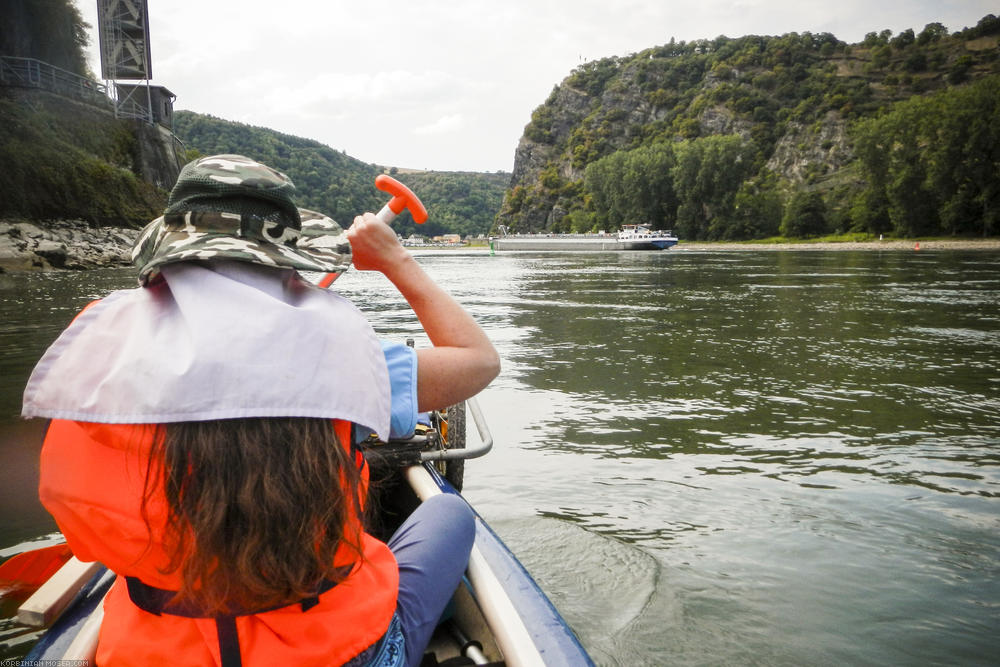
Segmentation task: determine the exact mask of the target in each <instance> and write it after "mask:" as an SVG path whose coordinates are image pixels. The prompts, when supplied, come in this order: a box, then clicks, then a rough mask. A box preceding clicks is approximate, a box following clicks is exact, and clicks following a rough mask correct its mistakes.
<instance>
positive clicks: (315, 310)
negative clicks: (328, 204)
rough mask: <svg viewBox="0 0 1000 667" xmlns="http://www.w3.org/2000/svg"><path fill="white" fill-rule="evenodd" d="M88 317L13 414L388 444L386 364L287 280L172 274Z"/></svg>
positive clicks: (350, 312) (367, 331) (361, 324)
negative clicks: (367, 434) (328, 424)
mask: <svg viewBox="0 0 1000 667" xmlns="http://www.w3.org/2000/svg"><path fill="white" fill-rule="evenodd" d="M162 271H163V278H164V282H163V283H161V284H158V285H156V286H155V287H151V288H138V289H131V290H121V291H118V292H113V293H112V294H110V295H108V296H107V297H106V298H104V299H103V300H101V301H100V302H98V303H96V304H94V305H93V306H92V307H90V308H88V309H87V310H86V311H84V312H83V313H82V314H81V315H79V316H78V317H77V318H76V320H75V321H74V322H73V323H72V324H71V325H70V326H69V327H68V328H67V329H66V330H65V331H64V332H63V333H62V334H61V335H60V336H59V338H58V339H57V340H56V341H55V342H54V343H53V344H52V346H51V347H49V349H48V350H47V351H46V353H45V354H44V355H43V357H42V359H41V360H40V361H39V362H38V364H37V365H36V366H35V369H34V371H33V372H32V375H31V378H30V379H29V381H28V385H27V387H26V388H25V392H24V403H23V408H22V414H23V415H24V416H26V417H49V418H55V419H72V420H76V421H89V422H101V423H119V424H135V423H168V422H179V421H206V420H212V419H231V418H241V417H323V418H331V419H333V418H337V419H346V420H349V421H352V422H354V423H357V424H359V425H363V426H365V427H367V428H370V429H371V430H372V431H374V432H375V433H377V434H378V435H379V436H380V437H381V438H383V439H388V437H389V417H390V409H391V408H390V395H389V391H390V390H389V376H388V372H387V370H386V364H385V357H384V355H383V353H382V348H381V346H380V344H379V341H378V339H377V338H376V336H375V332H374V331H373V330H372V328H371V325H370V324H369V323H368V321H367V320H366V319H365V317H364V315H363V314H362V313H361V312H360V311H359V310H358V309H357V308H356V307H355V306H354V305H353V304H351V303H350V302H349V301H347V300H346V299H345V298H343V297H341V296H340V295H338V294H336V293H333V292H330V291H327V290H320V289H317V288H315V287H313V286H311V285H308V284H306V283H304V282H302V281H301V279H299V278H298V277H297V276H296V274H295V272H294V271H291V270H277V269H272V268H266V267H260V266H256V265H254V264H249V263H244V262H234V261H219V262H215V263H212V264H211V265H208V266H206V265H202V264H196V263H191V262H180V263H177V264H170V265H166V266H164V267H163V269H162Z"/></svg>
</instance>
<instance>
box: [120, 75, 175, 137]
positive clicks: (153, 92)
mask: <svg viewBox="0 0 1000 667" xmlns="http://www.w3.org/2000/svg"><path fill="white" fill-rule="evenodd" d="M115 90H116V91H117V93H118V108H119V110H120V111H121V113H120V115H121V116H124V117H126V118H145V116H146V113H145V110H146V108H147V102H148V103H149V104H148V108H149V110H150V112H151V113H152V115H153V117H152V118H151V119H148V120H149V121H150V122H152V123H156V124H158V125H162V126H163V127H165V128H167V129H168V130H172V129H174V100H176V99H177V96H176V95H174V94H173V93H172V92H170V91H169V90H167V89H166V88H164V87H163V86H146V85H145V84H132V83H121V82H116V83H115ZM147 96H148V97H147Z"/></svg>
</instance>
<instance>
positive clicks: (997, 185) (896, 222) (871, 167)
mask: <svg viewBox="0 0 1000 667" xmlns="http://www.w3.org/2000/svg"><path fill="white" fill-rule="evenodd" d="M997 118H1000V75H995V76H992V77H988V78H985V79H981V80H979V81H977V82H975V83H972V84H969V85H967V86H965V87H962V88H955V89H951V90H948V91H946V92H940V93H937V94H935V95H931V96H928V97H914V98H912V99H910V100H907V101H905V102H900V103H898V104H896V105H895V106H893V107H892V108H891V109H890V110H889V111H888V112H887V113H885V114H884V115H882V116H880V117H879V118H876V119H871V120H867V121H864V122H861V123H858V124H857V126H856V127H855V144H856V146H857V152H858V158H859V161H860V164H861V166H862V169H863V173H864V175H865V177H866V180H867V186H866V189H865V191H864V192H863V193H862V195H861V196H860V199H861V200H862V201H863V202H864V203H859V204H858V205H856V207H855V209H856V211H857V213H858V214H860V215H856V219H855V228H856V229H860V230H865V231H870V232H873V233H877V232H881V231H883V230H884V225H885V222H886V219H887V221H888V223H889V225H890V226H891V229H892V230H893V231H894V232H895V233H897V234H899V235H903V236H915V235H922V234H933V233H939V232H944V233H950V234H981V235H983V236H988V235H991V234H995V233H997V229H998V222H1000V161H998V158H997V156H998V154H1000V126H998V124H997V123H996V119H997ZM864 208H869V209H870V210H871V211H872V212H871V213H869V214H868V215H867V216H865V215H864V213H863V211H862V210H858V209H864Z"/></svg>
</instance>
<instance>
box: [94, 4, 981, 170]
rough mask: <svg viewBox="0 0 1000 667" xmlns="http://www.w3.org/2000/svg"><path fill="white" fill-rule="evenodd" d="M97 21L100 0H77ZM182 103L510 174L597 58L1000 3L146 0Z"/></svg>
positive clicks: (368, 148) (864, 25)
mask: <svg viewBox="0 0 1000 667" xmlns="http://www.w3.org/2000/svg"><path fill="white" fill-rule="evenodd" d="M76 3H77V6H78V7H79V9H80V12H81V13H82V14H83V16H84V19H86V20H87V21H88V22H89V23H90V24H91V25H92V26H94V28H93V30H92V38H91V52H92V56H91V58H90V60H91V68H92V69H93V71H94V72H95V73H96V74H98V76H100V60H99V55H98V48H99V40H98V38H97V33H96V29H97V0H76ZM148 5H149V24H150V42H151V49H152V63H153V67H152V69H153V80H152V83H154V84H156V85H162V86H165V87H166V88H168V89H169V90H170V91H172V92H173V93H174V94H175V95H177V100H176V102H175V109H187V110H190V111H196V112H199V113H206V114H211V115H213V116H217V117H220V118H224V119H226V120H235V121H240V122H244V123H248V124H251V125H258V126H262V127H268V128H271V129H274V130H278V131H280V132H285V133H287V134H293V135H296V136H300V137H306V138H309V139H315V140H317V141H320V142H322V143H324V144H327V145H329V146H331V147H333V148H335V149H337V150H344V151H346V153H347V154H348V155H350V156H352V157H355V158H358V159H360V160H364V161H365V162H373V163H377V164H381V165H386V166H399V167H408V168H415V169H436V170H445V171H498V170H502V171H510V170H511V169H512V167H513V164H514V151H515V149H516V147H517V142H518V140H519V139H520V137H521V134H522V132H523V130H524V126H525V125H526V124H527V123H528V121H529V120H530V119H531V112H532V111H533V110H534V109H535V108H536V107H537V106H538V105H540V104H541V103H542V102H544V101H545V98H546V97H548V95H549V93H550V92H551V90H552V88H553V86H555V85H557V84H558V83H559V82H560V81H562V80H563V79H564V78H565V77H566V76H567V75H568V74H569V73H570V72H571V71H572V70H573V69H574V68H575V67H577V66H579V65H580V64H582V63H583V62H585V61H588V60H597V59H599V58H603V57H607V56H615V55H617V56H625V55H628V54H631V53H635V52H638V51H641V50H643V49H645V48H648V47H651V46H657V45H660V44H665V43H667V42H669V41H670V39H671V37H673V38H675V39H677V40H678V41H681V40H684V41H692V40H696V39H702V38H708V39H711V38H714V37H717V36H719V35H726V36H728V37H740V36H742V35H748V34H756V35H781V34H784V33H787V32H793V31H794V32H806V31H809V32H829V33H832V34H833V35H835V36H836V37H837V38H839V39H841V40H843V41H846V42H848V43H855V42H859V41H861V40H862V39H863V38H864V36H865V34H866V33H868V32H872V31H875V32H878V31H881V30H884V29H889V30H892V31H893V33H894V34H895V33H898V32H900V31H903V30H906V29H907V28H912V29H913V30H914V31H915V32H920V30H922V29H923V27H924V26H925V25H927V24H928V23H932V22H938V23H942V24H944V26H945V27H947V28H948V29H949V30H950V31H955V30H958V29H961V28H964V27H970V26H974V25H975V24H976V23H977V22H978V21H979V19H980V18H982V17H983V16H985V15H986V14H990V13H994V14H995V13H998V7H997V2H996V0H908V1H907V0H883V1H882V2H873V1H872V0H837V1H835V2H830V1H829V0H823V1H819V0H659V1H654V0H647V1H645V2H642V1H638V0H620V1H616V0H602V1H595V0H489V1H487V0H406V1H402V0H378V1H371V0H353V1H352V2H343V1H341V0H239V1H232V0H148Z"/></svg>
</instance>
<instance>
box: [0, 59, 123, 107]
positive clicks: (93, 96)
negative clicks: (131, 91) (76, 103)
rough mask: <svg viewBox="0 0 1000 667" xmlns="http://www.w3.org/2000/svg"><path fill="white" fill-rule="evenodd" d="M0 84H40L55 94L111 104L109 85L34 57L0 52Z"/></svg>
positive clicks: (102, 104) (97, 103)
mask: <svg viewBox="0 0 1000 667" xmlns="http://www.w3.org/2000/svg"><path fill="white" fill-rule="evenodd" d="M0 86H17V87H21V88H41V89H42V90H47V91H49V92H52V93H56V94H57V95H62V96H64V97H71V98H73V99H77V100H82V101H84V102H88V103H90V104H94V105H96V106H100V107H104V108H113V107H114V101H113V100H112V99H111V98H110V97H108V87H107V86H105V85H104V84H103V83H98V82H97V81H94V80H93V79H88V78H87V77H85V76H80V75H79V74H74V73H73V72H69V71H67V70H64V69H61V68H59V67H56V66H55V65H50V64H48V63H46V62H42V61H41V60H35V59H34V58H17V57H14V56H0Z"/></svg>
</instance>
